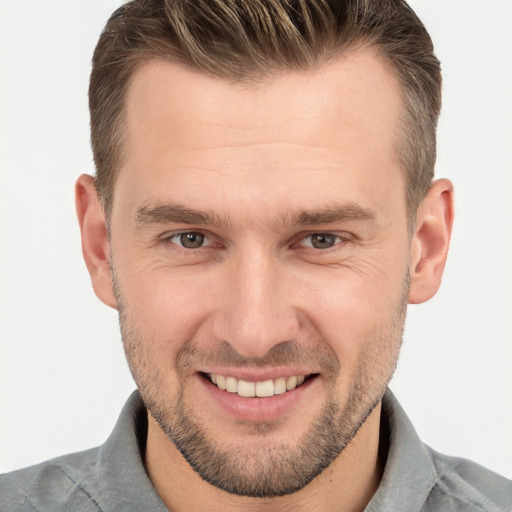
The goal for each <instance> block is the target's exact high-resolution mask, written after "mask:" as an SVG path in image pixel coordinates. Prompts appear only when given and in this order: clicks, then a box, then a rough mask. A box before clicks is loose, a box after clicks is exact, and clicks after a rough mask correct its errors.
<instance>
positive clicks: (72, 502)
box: [0, 448, 101, 512]
mask: <svg viewBox="0 0 512 512" xmlns="http://www.w3.org/2000/svg"><path fill="white" fill-rule="evenodd" d="M98 451H99V449H98V448H95V449H92V450H87V451H85V452H80V453H74V454H70V455H66V456H63V457H58V458H56V459H52V460H50V461H47V462H43V463H42V464H38V465H36V466H31V467H29V468H25V469H21V470H18V471H13V472H12V473H6V474H3V475H0V510H1V511H2V512H21V511H23V512H25V511H36V510H37V511H38V512H47V511H48V512H49V511H52V512H60V511H71V510H72V511H77V512H82V511H83V512H89V511H91V512H98V511H99V510H101V509H100V507H99V506H98V504H97V503H96V501H95V500H94V498H93V497H92V496H91V495H90V494H89V493H88V492H87V491H86V490H85V488H84V486H83V482H88V483H89V484H90V483H91V480H96V479H97V478H98V475H97V474H96V469H95V468H96V466H97V458H98Z"/></svg>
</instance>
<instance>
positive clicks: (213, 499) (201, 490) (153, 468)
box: [146, 404, 384, 512]
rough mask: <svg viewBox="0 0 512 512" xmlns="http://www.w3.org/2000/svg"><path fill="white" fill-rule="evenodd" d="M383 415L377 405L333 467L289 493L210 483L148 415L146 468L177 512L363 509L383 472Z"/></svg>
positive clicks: (351, 511) (163, 496) (156, 486)
mask: <svg viewBox="0 0 512 512" xmlns="http://www.w3.org/2000/svg"><path fill="white" fill-rule="evenodd" d="M380 414H381V406H380V404H379V406H378V407H376V408H375V409H374V411H373V412H372V413H371V415H370V416H369V417H368V419H367V420H366V422H365V423H364V424H363V426H362V427H361V428H360V429H359V431H358V433H357V434H356V435H355V436H354V438H353V439H352V441H351V442H350V443H349V445H348V446H347V447H346V448H345V449H344V450H343V452H342V453H341V454H340V455H339V456H338V457H337V459H335V461H334V462H333V463H332V464H331V465H330V466H329V467H327V468H326V469H325V470H324V471H323V472H322V473H321V474H320V475H318V476H317V477H316V478H315V479H313V480H312V481H311V482H310V483H309V484H308V485H306V487H304V488H303V489H301V490H300V491H297V492H295V493H293V494H290V495H286V496H280V497H277V498H248V497H244V496H236V495H233V494H229V493H227V492H225V491H222V490H220V489H217V488H216V487H214V486H212V485H210V484H209V483H207V482H205V481H204V480H202V479H201V477H200V476H199V475H198V474H197V473H196V472H195V471H194V470H193V469H192V468H191V467H190V465H189V464H188V462H186V460H185V459H184V458H183V457H182V456H181V454H180V453H179V451H178V450H177V449H176V448H175V447H174V445H173V444H172V443H171V442H170V441H169V439H168V438H167V436H166V435H165V434H164V433H163V432H162V430H161V429H160V427H159V426H158V424H157V423H156V422H155V420H154V419H153V418H152V417H151V416H150V415H148V422H149V423H148V439H147V448H146V470H147V472H148V475H149V478H150V479H151V482H152V483H153V486H154V487H155V489H156V491H157V493H158V495H159V496H160V498H161V499H162V501H163V502H164V504H165V505H166V507H167V508H168V509H169V510H172V511H173V512H196V511H197V512H199V511H201V512H202V511H203V510H223V511H225V512H231V511H233V512H234V511H239V510H241V509H243V510H248V511H254V512H257V511H260V510H261V511H272V512H274V511H276V512H279V511H281V510H283V511H284V510H294V511H295V512H301V511H310V510H316V511H319V512H322V511H325V512H327V511H331V510H336V511H342V512H356V511H362V510H364V509H365V507H366V505H367V504H368V502H369V501H370V499H371V498H372V496H373V494H374V493H375V491H376V490H377V487H378V486H379V483H380V480H381V477H382V472H383V466H384V464H383V461H382V460H381V459H380V458H379V428H380Z"/></svg>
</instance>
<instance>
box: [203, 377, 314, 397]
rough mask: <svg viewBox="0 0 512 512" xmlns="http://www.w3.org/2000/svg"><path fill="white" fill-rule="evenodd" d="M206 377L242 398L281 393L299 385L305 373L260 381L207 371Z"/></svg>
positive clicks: (219, 386)
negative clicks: (249, 380) (250, 380)
mask: <svg viewBox="0 0 512 512" xmlns="http://www.w3.org/2000/svg"><path fill="white" fill-rule="evenodd" d="M207 376H208V378H209V379H210V380H211V382H212V383H213V384H215V385H216V386H217V387H218V388H219V389H222V390H223V391H228V392H229V393H237V394H238V395H239V396H242V397H244V398H252V397H269V396H274V395H282V394H283V393H286V392H287V391H292V390H293V389H295V388H296V387H297V386H300V385H301V384H302V383H303V382H304V381H305V380H306V376H305V375H296V376H292V377H279V378H277V379H270V380H264V381H260V382H248V381H245V380H242V379H236V378H235V377H230V376H224V375H217V374H215V373H208V374H207Z"/></svg>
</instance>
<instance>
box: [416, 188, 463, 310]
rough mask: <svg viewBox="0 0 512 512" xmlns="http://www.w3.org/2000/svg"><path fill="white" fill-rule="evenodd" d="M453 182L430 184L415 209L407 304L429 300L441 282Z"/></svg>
mask: <svg viewBox="0 0 512 512" xmlns="http://www.w3.org/2000/svg"><path fill="white" fill-rule="evenodd" d="M453 215H454V212H453V185H452V183H451V182H450V181H449V180H446V179H442V180H437V181H435V182H434V183H433V185H432V187H431V188H430V190H429V192H428V194H427V195H426V197H425V199H424V200H423V202H422V204H421V206H420V207H419V209H418V213H417V220H416V231H415V233H414V234H413V237H412V241H411V257H410V276H411V286H410V290H409V303H410V304H420V303H422V302H426V301H427V300H429V299H431V298H432V297H433V296H434V295H435V294H436V292H437V290H438V289H439V286H440V285H441V278H442V276H443V271H444V266H445V263H446V258H447V256H448V248H449V245H450V237H451V233H452V224H453Z"/></svg>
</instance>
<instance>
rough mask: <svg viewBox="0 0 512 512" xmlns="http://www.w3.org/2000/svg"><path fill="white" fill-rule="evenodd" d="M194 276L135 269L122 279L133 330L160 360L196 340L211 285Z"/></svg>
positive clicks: (182, 273) (208, 303)
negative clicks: (194, 338)
mask: <svg viewBox="0 0 512 512" xmlns="http://www.w3.org/2000/svg"><path fill="white" fill-rule="evenodd" d="M197 274H198V273H197V272H194V271H187V272H183V271H181V270H176V269H174V270H171V269H163V268H160V269H148V268H145V269H137V270H136V271H133V270H132V271H131V272H129V276H130V278H129V279H124V280H123V281H124V282H125V283H126V286H123V287H122V292H123V300H124V301H125V302H126V306H127V314H128V315H129V318H130V323H131V324H132V325H133V328H134V329H135V330H136V331H138V332H139V334H140V335H141V337H143V339H144V340H145V343H146V344H150V345H151V346H152V350H153V351H155V352H157V353H158V354H160V355H162V356H172V355H174V354H175V353H176V352H177V351H178V350H179V349H180V347H181V346H183V344H184V343H186V342H188V341H190V340H191V339H192V338H193V337H194V336H196V334H197V332H198V330H200V327H201V325H202V324H203V323H204V319H205V317H207V316H208V312H209V310H210V308H209V305H210V303H211V302H212V301H211V300H210V299H209V296H210V295H211V285H208V281H207V280H205V279H201V277H198V275H197Z"/></svg>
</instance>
